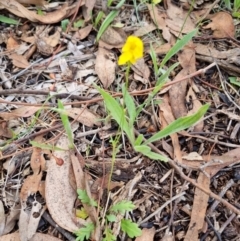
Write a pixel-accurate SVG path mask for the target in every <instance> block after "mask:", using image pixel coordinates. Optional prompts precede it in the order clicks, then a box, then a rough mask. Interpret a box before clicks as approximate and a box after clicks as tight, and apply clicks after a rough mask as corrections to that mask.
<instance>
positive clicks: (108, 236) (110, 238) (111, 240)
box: [103, 228, 116, 241]
mask: <svg viewBox="0 0 240 241" xmlns="http://www.w3.org/2000/svg"><path fill="white" fill-rule="evenodd" d="M104 234H105V237H104V238H103V241H115V240H116V237H115V236H114V235H113V233H112V230H111V229H109V228H106V229H105V230H104Z"/></svg>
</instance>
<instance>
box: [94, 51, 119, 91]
mask: <svg viewBox="0 0 240 241" xmlns="http://www.w3.org/2000/svg"><path fill="white" fill-rule="evenodd" d="M95 71H96V73H97V75H98V77H99V79H100V81H101V82H102V84H103V86H104V88H108V87H109V86H110V85H111V84H112V83H113V81H114V80H115V78H116V74H115V71H116V61H115V57H114V55H113V54H112V53H111V52H110V51H109V50H107V49H105V48H100V47H99V49H98V52H97V58H96V65H95Z"/></svg>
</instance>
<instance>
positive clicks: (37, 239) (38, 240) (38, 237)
mask: <svg viewBox="0 0 240 241" xmlns="http://www.w3.org/2000/svg"><path fill="white" fill-rule="evenodd" d="M44 240H47V241H61V239H58V238H55V237H53V236H51V235H48V234H43V233H36V234H35V235H34V236H33V237H32V238H31V239H30V240H29V241H44ZM0 241H22V240H20V236H19V233H11V234H7V235H4V236H2V237H0Z"/></svg>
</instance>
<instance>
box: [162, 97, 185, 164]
mask: <svg viewBox="0 0 240 241" xmlns="http://www.w3.org/2000/svg"><path fill="white" fill-rule="evenodd" d="M159 107H160V116H161V117H162V118H161V121H162V122H163V123H162V124H163V126H162V128H164V127H166V126H168V125H169V124H170V123H172V122H173V121H174V120H175V118H174V116H173V113H172V111H171V107H170V105H169V98H168V97H167V96H166V95H164V98H163V101H162V103H161V104H159ZM170 137H171V139H172V146H173V150H174V159H177V161H178V162H180V163H181V162H182V152H181V147H180V144H179V141H178V135H177V133H173V134H171V135H170Z"/></svg>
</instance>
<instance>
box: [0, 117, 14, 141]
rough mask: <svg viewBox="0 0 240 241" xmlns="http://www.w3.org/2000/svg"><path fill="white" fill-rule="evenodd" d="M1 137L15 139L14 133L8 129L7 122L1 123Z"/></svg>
mask: <svg viewBox="0 0 240 241" xmlns="http://www.w3.org/2000/svg"><path fill="white" fill-rule="evenodd" d="M0 136H4V137H7V138H12V137H13V132H12V131H11V129H10V128H8V122H7V121H4V120H3V121H0Z"/></svg>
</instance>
